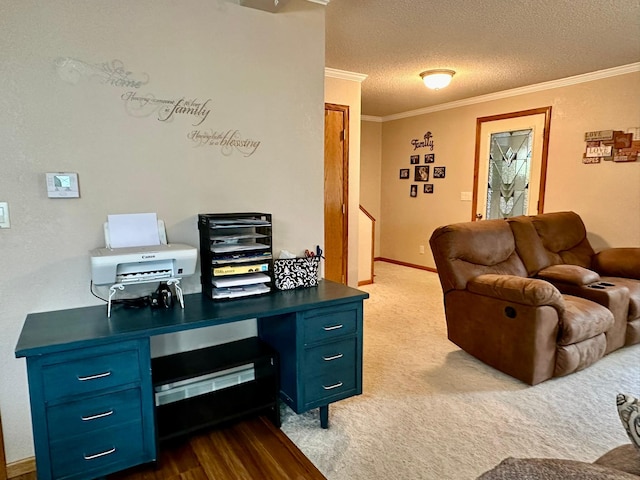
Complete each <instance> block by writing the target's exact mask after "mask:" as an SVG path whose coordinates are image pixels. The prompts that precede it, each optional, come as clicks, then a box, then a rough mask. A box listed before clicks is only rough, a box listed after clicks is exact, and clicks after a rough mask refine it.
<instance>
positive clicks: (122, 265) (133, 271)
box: [90, 220, 198, 317]
mask: <svg viewBox="0 0 640 480" xmlns="http://www.w3.org/2000/svg"><path fill="white" fill-rule="evenodd" d="M157 228H158V238H159V242H160V243H159V244H154V245H147V246H130V247H117V248H113V247H111V235H110V232H109V230H110V229H109V222H105V224H104V233H105V245H106V246H105V248H96V249H94V250H91V252H90V255H91V279H92V281H93V283H94V285H109V286H110V287H109V303H108V309H107V316H109V317H110V316H111V300H112V298H113V296H114V295H115V293H116V289H118V290H124V288H125V286H126V285H133V284H141V283H150V282H166V283H167V284H168V285H173V286H174V287H175V288H176V293H177V297H178V300H179V301H180V305H181V306H182V308H184V299H183V296H182V289H181V288H180V280H181V279H182V277H184V276H187V275H193V274H194V273H195V269H196V264H197V259H198V251H197V249H196V248H195V247H192V246H190V245H184V244H179V243H171V244H169V243H167V237H166V233H165V228H164V222H163V221H162V220H157Z"/></svg>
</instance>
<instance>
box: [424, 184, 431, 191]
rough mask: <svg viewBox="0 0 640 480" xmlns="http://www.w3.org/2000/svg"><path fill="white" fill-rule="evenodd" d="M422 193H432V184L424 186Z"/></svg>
mask: <svg viewBox="0 0 640 480" xmlns="http://www.w3.org/2000/svg"><path fill="white" fill-rule="evenodd" d="M424 193H433V183H425V184H424Z"/></svg>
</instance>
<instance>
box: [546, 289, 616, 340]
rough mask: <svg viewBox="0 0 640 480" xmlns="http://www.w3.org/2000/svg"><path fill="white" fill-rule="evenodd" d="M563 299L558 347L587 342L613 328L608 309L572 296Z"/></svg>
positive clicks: (565, 296) (611, 316)
mask: <svg viewBox="0 0 640 480" xmlns="http://www.w3.org/2000/svg"><path fill="white" fill-rule="evenodd" d="M563 297H564V300H565V302H564V305H565V309H564V314H563V315H562V319H561V321H562V327H561V329H560V332H559V333H560V338H559V339H558V344H559V345H571V344H572V343H577V342H581V341H583V340H587V339H588V338H592V337H595V336H596V335H599V334H601V333H604V332H605V331H607V330H608V329H609V328H611V327H612V326H613V314H612V313H611V312H610V311H609V309H607V308H605V307H603V306H602V305H598V304H597V303H595V302H592V301H591V300H585V299H584V298H580V297H574V296H573V295H563Z"/></svg>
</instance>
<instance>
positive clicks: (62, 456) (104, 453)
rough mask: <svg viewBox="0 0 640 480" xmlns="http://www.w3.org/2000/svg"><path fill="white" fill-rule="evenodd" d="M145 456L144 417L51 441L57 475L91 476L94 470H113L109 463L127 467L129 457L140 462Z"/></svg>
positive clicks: (130, 459) (53, 464)
mask: <svg viewBox="0 0 640 480" xmlns="http://www.w3.org/2000/svg"><path fill="white" fill-rule="evenodd" d="M143 457H144V439H143V434H142V423H141V422H140V421H137V422H131V423H128V424H125V425H118V426H114V427H109V428H105V429H101V430H97V431H95V432H93V433H91V434H88V435H80V436H78V437H74V438H73V439H70V440H68V441H60V442H53V443H52V444H51V469H52V472H53V477H54V478H64V477H68V476H72V475H75V474H82V476H83V478H91V477H92V475H91V474H92V472H96V473H109V466H110V465H114V464H118V469H123V468H126V466H127V465H126V463H127V462H128V461H130V462H131V465H133V464H136V463H140V459H141V458H143ZM123 465H124V466H123ZM131 465H128V466H131ZM94 476H100V475H94Z"/></svg>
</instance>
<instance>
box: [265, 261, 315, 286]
mask: <svg viewBox="0 0 640 480" xmlns="http://www.w3.org/2000/svg"><path fill="white" fill-rule="evenodd" d="M319 264H320V257H305V258H282V259H279V260H275V261H274V262H273V274H274V278H275V285H276V288H277V289H278V290H293V289H294V288H306V287H317V286H318V265H319Z"/></svg>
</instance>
